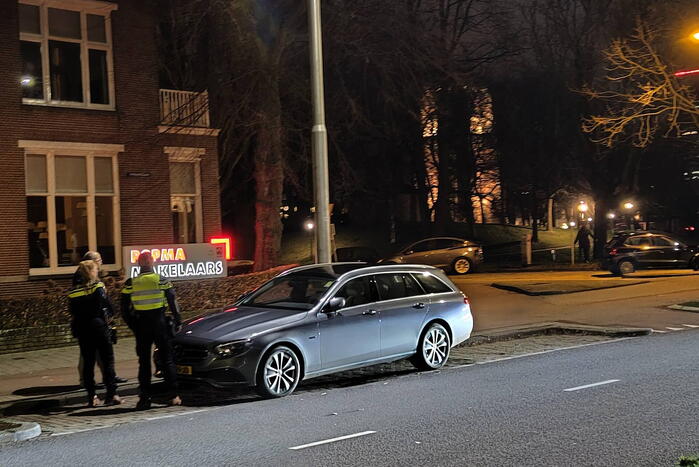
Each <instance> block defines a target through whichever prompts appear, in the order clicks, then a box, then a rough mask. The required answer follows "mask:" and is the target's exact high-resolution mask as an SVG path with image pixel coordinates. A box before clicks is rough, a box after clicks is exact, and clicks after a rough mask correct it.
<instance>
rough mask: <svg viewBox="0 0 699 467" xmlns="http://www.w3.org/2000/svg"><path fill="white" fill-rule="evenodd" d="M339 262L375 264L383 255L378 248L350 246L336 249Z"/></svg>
mask: <svg viewBox="0 0 699 467" xmlns="http://www.w3.org/2000/svg"><path fill="white" fill-rule="evenodd" d="M335 256H336V257H337V262H338V263H349V262H357V261H358V262H362V263H368V264H375V263H376V262H377V261H378V260H379V259H380V258H381V256H380V255H379V252H378V251H376V249H374V248H371V247H366V246H350V247H345V248H338V249H337V250H335Z"/></svg>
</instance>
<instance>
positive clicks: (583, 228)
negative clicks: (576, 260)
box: [575, 223, 594, 263]
mask: <svg viewBox="0 0 699 467" xmlns="http://www.w3.org/2000/svg"><path fill="white" fill-rule="evenodd" d="M592 238H594V236H593V235H592V232H591V231H590V228H589V227H588V226H587V224H586V223H581V224H580V228H579V229H578V235H577V236H576V237H575V243H577V244H578V245H579V246H580V256H581V258H582V260H583V261H585V262H586V263H589V262H590V239H592Z"/></svg>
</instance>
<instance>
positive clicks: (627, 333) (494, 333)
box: [466, 321, 653, 346]
mask: <svg viewBox="0 0 699 467" xmlns="http://www.w3.org/2000/svg"><path fill="white" fill-rule="evenodd" d="M652 332H653V330H652V329H649V328H632V327H615V326H611V327H609V326H589V325H585V324H575V323H564V322H560V321H554V322H546V323H538V324H533V325H527V326H515V327H505V328H497V329H488V330H484V331H479V332H477V333H475V334H473V335H472V336H471V337H470V338H469V339H468V340H467V341H466V345H467V346H474V345H479V344H488V343H491V342H498V341H506V340H512V339H519V338H522V337H528V336H533V335H537V334H596V335H603V336H609V337H638V336H647V335H649V334H651V333H652Z"/></svg>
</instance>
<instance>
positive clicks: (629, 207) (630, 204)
mask: <svg viewBox="0 0 699 467" xmlns="http://www.w3.org/2000/svg"><path fill="white" fill-rule="evenodd" d="M633 207H634V206H633V203H629V202H626V203H624V209H627V210H629V211H630V210H631V209H633Z"/></svg>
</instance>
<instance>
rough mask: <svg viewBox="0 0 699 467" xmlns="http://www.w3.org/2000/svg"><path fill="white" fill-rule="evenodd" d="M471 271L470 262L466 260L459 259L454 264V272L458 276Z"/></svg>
mask: <svg viewBox="0 0 699 467" xmlns="http://www.w3.org/2000/svg"><path fill="white" fill-rule="evenodd" d="M470 270H471V262H470V261H469V260H467V259H466V258H459V259H457V260H456V261H455V262H454V271H456V272H457V273H458V274H466V273H468V272H469V271H470Z"/></svg>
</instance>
